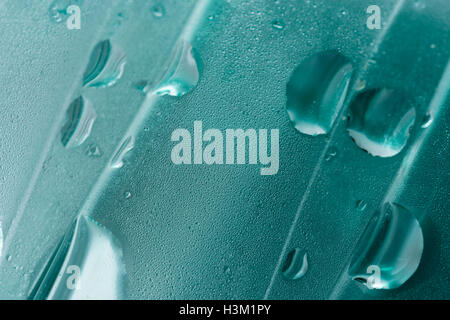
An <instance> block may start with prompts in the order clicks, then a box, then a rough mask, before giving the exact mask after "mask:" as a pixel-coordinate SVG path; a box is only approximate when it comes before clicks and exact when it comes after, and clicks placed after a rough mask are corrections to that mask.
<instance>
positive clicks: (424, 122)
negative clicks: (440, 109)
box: [420, 113, 433, 129]
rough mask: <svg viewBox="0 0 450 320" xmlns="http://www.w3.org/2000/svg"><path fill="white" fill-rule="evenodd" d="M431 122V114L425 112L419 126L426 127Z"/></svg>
mask: <svg viewBox="0 0 450 320" xmlns="http://www.w3.org/2000/svg"><path fill="white" fill-rule="evenodd" d="M432 122H433V117H432V116H431V114H429V113H427V114H426V115H425V116H424V117H423V119H422V124H421V125H420V127H421V128H424V129H425V128H428V127H429V126H430V124H431V123H432Z"/></svg>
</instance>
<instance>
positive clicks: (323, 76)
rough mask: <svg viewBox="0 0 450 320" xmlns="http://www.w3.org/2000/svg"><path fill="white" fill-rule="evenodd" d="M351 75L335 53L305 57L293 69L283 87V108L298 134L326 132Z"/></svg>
mask: <svg viewBox="0 0 450 320" xmlns="http://www.w3.org/2000/svg"><path fill="white" fill-rule="evenodd" d="M352 73H353V68H352V65H351V64H350V63H349V61H348V59H347V58H345V57H344V56H342V55H341V54H340V53H338V52H335V51H327V52H321V53H319V54H316V55H314V56H312V57H309V58H307V59H306V60H304V61H303V62H302V63H301V64H300V65H299V66H298V67H297V68H296V69H295V70H294V72H293V73H292V75H291V77H290V79H289V82H288V84H287V90H286V95H287V104H286V109H287V112H288V115H289V118H290V120H291V121H292V123H293V124H294V126H295V128H296V129H297V130H298V131H300V132H301V133H304V134H308V135H313V136H315V135H319V134H325V133H327V132H329V130H330V129H331V127H332V126H333V123H334V120H335V119H336V117H337V115H338V114H339V111H340V109H341V107H342V105H343V103H344V99H345V96H346V94H347V89H348V85H349V82H350V78H351V76H352Z"/></svg>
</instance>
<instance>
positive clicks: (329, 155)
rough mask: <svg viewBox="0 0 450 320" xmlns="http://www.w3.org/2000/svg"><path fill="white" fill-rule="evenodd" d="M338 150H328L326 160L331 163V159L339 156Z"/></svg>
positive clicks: (332, 148)
mask: <svg viewBox="0 0 450 320" xmlns="http://www.w3.org/2000/svg"><path fill="white" fill-rule="evenodd" d="M337 153H338V149H337V148H336V147H330V148H329V149H328V150H327V153H326V155H325V160H326V161H330V160H331V159H333V158H335V157H336V156H337Z"/></svg>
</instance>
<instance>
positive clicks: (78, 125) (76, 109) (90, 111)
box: [61, 96, 97, 148]
mask: <svg viewBox="0 0 450 320" xmlns="http://www.w3.org/2000/svg"><path fill="white" fill-rule="evenodd" d="M96 118H97V114H96V113H95V110H94V107H93V105H92V103H91V102H90V101H89V100H88V99H86V98H84V97H83V96H79V97H78V98H76V99H75V100H74V101H73V102H72V103H71V104H70V106H69V108H68V109H67V121H66V123H65V125H64V126H63V127H62V129H61V143H62V144H63V146H65V147H66V148H71V147H76V146H79V145H81V144H82V143H83V142H84V141H86V139H87V138H88V137H89V135H90V134H91V130H92V126H93V125H94V121H95V119H96Z"/></svg>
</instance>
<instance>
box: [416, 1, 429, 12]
mask: <svg viewBox="0 0 450 320" xmlns="http://www.w3.org/2000/svg"><path fill="white" fill-rule="evenodd" d="M414 7H415V8H416V9H417V10H423V9H425V8H426V7H427V5H426V4H425V2H424V1H422V0H414Z"/></svg>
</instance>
